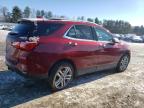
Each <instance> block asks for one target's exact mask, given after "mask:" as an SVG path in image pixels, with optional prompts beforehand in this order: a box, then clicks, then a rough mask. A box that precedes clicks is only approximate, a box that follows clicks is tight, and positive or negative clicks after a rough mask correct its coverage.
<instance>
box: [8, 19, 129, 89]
mask: <svg viewBox="0 0 144 108" xmlns="http://www.w3.org/2000/svg"><path fill="white" fill-rule="evenodd" d="M6 43H7V45H6V64H7V66H8V69H10V70H12V71H15V72H17V73H19V74H21V75H24V76H30V77H38V78H47V79H48V81H49V84H50V86H51V88H52V89H54V90H60V89H63V88H64V87H66V86H67V85H68V84H69V83H70V81H72V79H73V78H74V77H75V76H79V75H83V74H86V73H92V72H96V71H100V70H105V69H111V68H114V69H116V70H117V71H118V72H122V71H124V70H126V68H127V66H128V64H129V61H130V50H129V49H128V47H127V45H125V44H124V43H122V42H120V41H119V40H118V39H116V38H114V37H113V35H112V34H111V33H110V32H109V31H108V30H106V29H104V28H103V27H101V26H99V25H97V24H94V23H90V22H82V21H81V22H80V21H68V20H58V19H53V20H43V19H22V20H21V21H19V22H18V24H17V25H16V26H15V28H14V29H13V30H12V31H11V32H10V33H9V34H8V36H7V40H6Z"/></svg>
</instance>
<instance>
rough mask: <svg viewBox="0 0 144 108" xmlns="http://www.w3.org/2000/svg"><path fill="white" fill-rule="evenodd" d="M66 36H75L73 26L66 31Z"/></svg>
mask: <svg viewBox="0 0 144 108" xmlns="http://www.w3.org/2000/svg"><path fill="white" fill-rule="evenodd" d="M66 36H68V37H72V38H76V32H75V28H74V27H72V28H71V29H70V30H69V31H68V33H67V34H66Z"/></svg>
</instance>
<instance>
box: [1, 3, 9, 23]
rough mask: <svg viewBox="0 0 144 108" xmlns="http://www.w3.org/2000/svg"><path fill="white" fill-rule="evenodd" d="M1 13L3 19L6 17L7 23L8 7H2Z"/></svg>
mask: <svg viewBox="0 0 144 108" xmlns="http://www.w3.org/2000/svg"><path fill="white" fill-rule="evenodd" d="M0 12H1V14H2V15H3V17H4V20H5V21H6V20H7V14H8V9H7V7H5V6H4V7H2V8H1V9H0Z"/></svg>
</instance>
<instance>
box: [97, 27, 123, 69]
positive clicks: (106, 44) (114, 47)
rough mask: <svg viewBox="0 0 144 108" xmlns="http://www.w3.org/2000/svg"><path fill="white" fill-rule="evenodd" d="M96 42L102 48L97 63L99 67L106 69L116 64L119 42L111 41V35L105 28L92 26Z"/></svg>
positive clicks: (118, 54)
mask: <svg viewBox="0 0 144 108" xmlns="http://www.w3.org/2000/svg"><path fill="white" fill-rule="evenodd" d="M94 31H95V33H96V35H97V39H98V43H101V44H102V47H103V50H101V51H100V52H99V61H98V65H99V68H100V69H101V68H102V69H108V68H112V67H115V66H116V65H117V60H118V58H119V56H120V54H121V53H120V48H119V43H113V36H112V35H111V34H110V33H109V32H108V31H106V30H105V29H102V28H98V27H94Z"/></svg>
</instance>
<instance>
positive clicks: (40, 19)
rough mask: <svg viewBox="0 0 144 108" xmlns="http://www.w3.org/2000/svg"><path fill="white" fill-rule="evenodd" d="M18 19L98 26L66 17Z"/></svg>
mask: <svg viewBox="0 0 144 108" xmlns="http://www.w3.org/2000/svg"><path fill="white" fill-rule="evenodd" d="M20 21H31V22H42V21H44V22H57V23H69V24H87V25H91V26H96V25H97V26H99V25H98V24H95V23H93V22H88V21H75V20H67V19H59V18H52V19H45V18H23V19H21V20H20Z"/></svg>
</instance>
